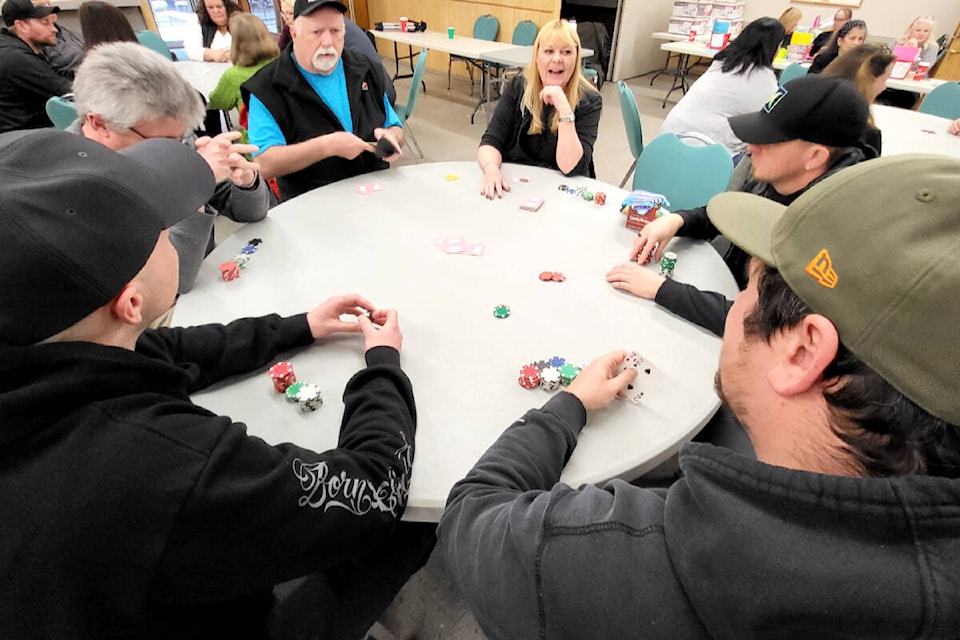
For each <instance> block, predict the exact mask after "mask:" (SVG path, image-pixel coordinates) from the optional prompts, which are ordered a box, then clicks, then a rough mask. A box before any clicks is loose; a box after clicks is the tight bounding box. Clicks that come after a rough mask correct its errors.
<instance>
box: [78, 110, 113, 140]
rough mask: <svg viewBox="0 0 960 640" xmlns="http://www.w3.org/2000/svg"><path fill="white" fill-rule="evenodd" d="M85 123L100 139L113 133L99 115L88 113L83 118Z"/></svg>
mask: <svg viewBox="0 0 960 640" xmlns="http://www.w3.org/2000/svg"><path fill="white" fill-rule="evenodd" d="M83 121H84V124H86V125H87V126H88V127H90V128H91V129H92V130H93V132H94V133H96V134H97V135H98V136H100V137H103V136H109V135H110V134H112V133H113V131H112V130H111V129H110V127H108V126H107V123H106V122H105V121H104V119H103V117H102V116H101V115H100V114H99V113H88V114H87V115H85V116H84V117H83Z"/></svg>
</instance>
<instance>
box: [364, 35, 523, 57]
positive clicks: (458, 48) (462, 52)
mask: <svg viewBox="0 0 960 640" xmlns="http://www.w3.org/2000/svg"><path fill="white" fill-rule="evenodd" d="M370 33H372V34H373V35H374V36H375V37H377V38H380V39H381V40H391V41H393V42H399V43H400V44H409V45H413V46H414V47H420V48H421V49H430V50H431V51H443V52H445V53H452V54H453V55H457V56H462V57H464V58H473V59H475V60H479V59H480V55H481V54H484V53H489V52H491V51H497V50H499V49H510V48H515V47H516V45H514V44H510V43H509V42H492V41H490V40H478V39H476V38H469V37H467V36H461V35H455V36H454V37H453V38H450V37H449V36H447V32H446V31H443V32H440V31H417V32H414V33H410V32H404V31H371V32H370Z"/></svg>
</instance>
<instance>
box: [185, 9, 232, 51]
mask: <svg viewBox="0 0 960 640" xmlns="http://www.w3.org/2000/svg"><path fill="white" fill-rule="evenodd" d="M237 11H242V9H241V8H240V5H238V4H237V3H236V2H235V1H234V0H203V1H202V2H200V3H199V4H197V22H198V24H197V25H196V26H195V27H194V28H193V29H191V31H190V33H189V34H188V35H187V37H185V38H184V42H183V48H184V50H186V52H187V56H188V57H189V58H190V59H191V60H198V61H203V62H230V45H231V44H232V38H231V37H230V28H229V25H230V16H232V15H233V14H234V13H236V12H237Z"/></svg>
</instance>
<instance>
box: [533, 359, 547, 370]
mask: <svg viewBox="0 0 960 640" xmlns="http://www.w3.org/2000/svg"><path fill="white" fill-rule="evenodd" d="M533 366H535V367H536V368H537V369H539V370H540V371H543V370H544V369H546V368H547V367H549V366H550V363H549V362H547V361H546V360H537V361H536V362H534V363H533Z"/></svg>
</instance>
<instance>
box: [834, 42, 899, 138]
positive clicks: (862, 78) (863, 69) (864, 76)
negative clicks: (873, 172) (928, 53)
mask: <svg viewBox="0 0 960 640" xmlns="http://www.w3.org/2000/svg"><path fill="white" fill-rule="evenodd" d="M896 61H897V56H895V55H893V54H892V53H891V52H890V49H888V48H887V47H881V46H878V45H875V44H861V45H860V46H857V47H854V48H853V49H851V50H850V51H847V52H846V53H844V54H843V55H841V56H840V57H838V58H837V59H836V60H834V61H833V62H831V63H830V64H829V65H827V68H826V69H824V70H823V75H825V76H839V77H841V78H844V79H846V80H849V81H850V82H852V83H853V85H854V86H855V87H856V88H857V91H859V92H860V93H861V94H862V95H863V97H864V98H866V99H867V104H871V105H872V104H873V103H874V101H875V100H876V99H877V96H878V95H880V94H881V93H882V92H883V90H884V89H885V88H886V83H887V78H889V77H890V72H891V71H893V63H894V62H896ZM862 140H863V143H864V144H866V145H869V146H870V147H873V149H874V150H875V151H876V152H877V155H878V156H879V155H880V147H881V142H882V139H881V136H880V129H878V128H877V126H876V125H875V124H874V123H873V116H872V115H870V114H869V112H868V114H867V128H866V130H865V131H864V133H863V138H862Z"/></svg>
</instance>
